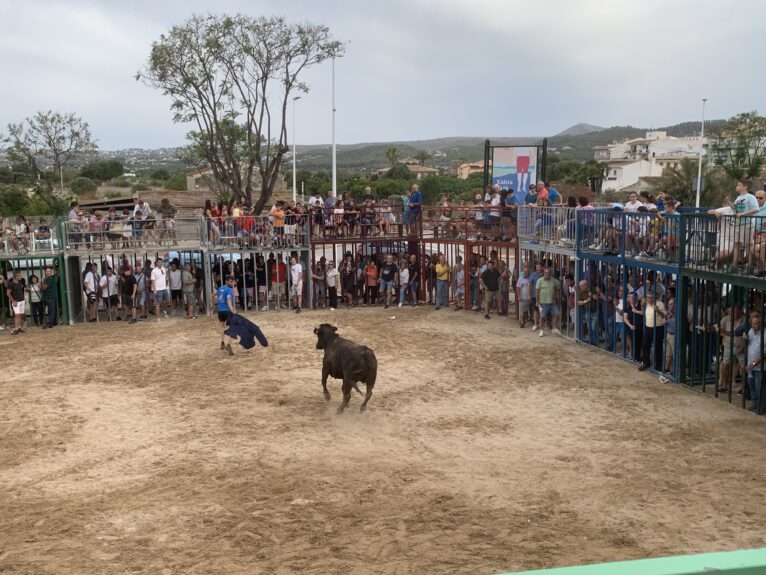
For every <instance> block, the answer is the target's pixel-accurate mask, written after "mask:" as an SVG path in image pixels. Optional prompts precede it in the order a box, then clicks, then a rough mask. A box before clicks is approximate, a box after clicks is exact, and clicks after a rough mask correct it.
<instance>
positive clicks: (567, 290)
mask: <svg viewBox="0 0 766 575" xmlns="http://www.w3.org/2000/svg"><path fill="white" fill-rule="evenodd" d="M537 263H541V264H542V265H543V266H544V267H550V268H551V270H552V271H551V275H552V276H553V277H555V278H556V279H557V280H559V282H561V294H560V299H559V301H558V302H557V303H558V309H559V329H560V330H561V334H562V335H563V336H564V337H566V338H568V339H571V340H574V339H575V337H576V333H575V327H574V326H575V324H574V318H573V316H572V314H571V313H570V312H571V311H572V310H573V308H572V306H571V305H570V299H571V295H572V293H571V288H572V286H570V285H569V282H568V281H567V276H570V275H571V276H572V280H571V282H572V284H573V285H577V283H576V282H577V277H578V273H579V272H578V266H577V265H576V256H575V253H574V250H567V249H565V248H556V247H555V246H551V245H544V244H531V243H529V242H520V243H519V261H518V266H517V268H516V270H515V271H516V277H517V278H520V277H521V274H522V272H524V271H525V269H528V270H529V274H530V276H531V275H532V274H533V273H535V264H537ZM535 278H536V276H535ZM527 279H530V278H527ZM515 283H516V285H515V286H514V288H516V287H517V285H518V279H517V280H516V282H515ZM517 291H518V290H517ZM516 297H517V300H518V302H519V304H518V305H519V313H520V314H522V315H523V314H524V312H525V310H526V312H527V313H528V314H529V320H530V321H531V320H532V319H533V318H534V317H536V314H537V311H536V309H535V307H534V298H535V295H534V286H531V285H530V300H529V304H528V305H529V307H528V308H527V304H526V303H522V302H521V297H520V294H518V293H517V296H516ZM520 319H521V317H520Z"/></svg>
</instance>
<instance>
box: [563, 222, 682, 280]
mask: <svg viewBox="0 0 766 575" xmlns="http://www.w3.org/2000/svg"><path fill="white" fill-rule="evenodd" d="M681 235H682V223H681V215H680V214H669V213H658V212H623V211H621V210H615V209H606V210H605V209H597V210H578V211H577V246H578V249H579V250H580V251H582V252H590V253H594V252H596V253H601V254H603V255H612V256H618V257H624V258H633V259H636V260H650V261H654V262H656V263H663V264H666V265H671V266H679V265H680V260H681V258H680V256H681V245H682V242H681V240H682V238H681Z"/></svg>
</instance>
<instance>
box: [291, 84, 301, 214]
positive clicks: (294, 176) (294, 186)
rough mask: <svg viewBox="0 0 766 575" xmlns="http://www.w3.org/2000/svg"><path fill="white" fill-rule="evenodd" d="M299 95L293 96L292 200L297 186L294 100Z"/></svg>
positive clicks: (294, 197) (298, 98)
mask: <svg viewBox="0 0 766 575" xmlns="http://www.w3.org/2000/svg"><path fill="white" fill-rule="evenodd" d="M300 99H301V97H300V96H293V201H295V200H296V194H297V186H296V173H295V147H296V146H295V102H296V101H297V100H300Z"/></svg>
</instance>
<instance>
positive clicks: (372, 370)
mask: <svg viewBox="0 0 766 575" xmlns="http://www.w3.org/2000/svg"><path fill="white" fill-rule="evenodd" d="M364 360H365V363H366V364H367V373H365V378H364V379H363V380H362V381H363V382H364V383H365V384H366V385H367V390H368V391H372V388H373V387H375V380H376V379H377V377H378V360H377V358H376V357H375V352H374V351H372V350H371V349H370V348H369V347H366V348H365V349H364ZM360 393H361V392H360Z"/></svg>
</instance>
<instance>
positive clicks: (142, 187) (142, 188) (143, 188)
mask: <svg viewBox="0 0 766 575" xmlns="http://www.w3.org/2000/svg"><path fill="white" fill-rule="evenodd" d="M130 189H131V190H133V191H134V192H145V191H146V190H148V189H149V186H147V185H146V184H142V183H141V182H139V183H137V184H133V185H132V186H131V187H130Z"/></svg>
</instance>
